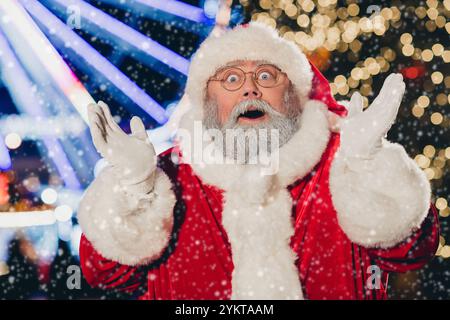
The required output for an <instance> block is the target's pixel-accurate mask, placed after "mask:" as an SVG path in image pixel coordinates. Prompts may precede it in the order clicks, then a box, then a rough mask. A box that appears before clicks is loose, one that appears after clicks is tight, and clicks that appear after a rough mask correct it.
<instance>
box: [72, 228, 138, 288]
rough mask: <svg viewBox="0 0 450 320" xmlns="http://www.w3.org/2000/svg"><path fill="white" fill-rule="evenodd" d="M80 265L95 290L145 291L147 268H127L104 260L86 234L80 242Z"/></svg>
mask: <svg viewBox="0 0 450 320" xmlns="http://www.w3.org/2000/svg"><path fill="white" fill-rule="evenodd" d="M80 264H81V270H82V271H83V276H84V277H85V279H86V281H87V282H88V283H89V285H91V286H92V287H94V288H99V289H115V290H119V291H124V292H126V293H130V294H132V293H142V291H143V290H145V289H144V288H145V286H146V270H145V268H143V267H135V266H127V265H123V264H120V263H118V262H115V261H112V260H108V259H106V258H104V257H103V256H102V255H101V254H100V253H98V252H97V251H96V250H95V249H94V247H93V246H92V244H91V243H90V242H89V240H88V239H87V238H86V237H85V236H84V234H83V235H82V236H81V240H80Z"/></svg>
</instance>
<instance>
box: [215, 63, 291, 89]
mask: <svg viewBox="0 0 450 320" xmlns="http://www.w3.org/2000/svg"><path fill="white" fill-rule="evenodd" d="M248 73H251V74H252V78H253V80H254V81H255V82H256V83H257V84H258V85H259V86H261V87H264V88H273V87H276V86H278V85H279V84H281V82H282V79H283V76H285V75H286V73H284V72H282V71H281V70H280V69H279V68H277V67H276V66H274V65H272V64H263V65H260V66H258V67H257V68H256V70H255V71H250V72H245V71H244V70H242V69H241V68H238V67H224V68H222V69H219V71H218V72H217V73H216V76H215V77H212V78H210V79H209V80H208V82H209V81H220V84H221V85H222V87H223V88H224V89H226V90H228V91H236V90H239V89H240V88H241V87H242V86H243V84H244V82H245V79H246V75H247V74H248Z"/></svg>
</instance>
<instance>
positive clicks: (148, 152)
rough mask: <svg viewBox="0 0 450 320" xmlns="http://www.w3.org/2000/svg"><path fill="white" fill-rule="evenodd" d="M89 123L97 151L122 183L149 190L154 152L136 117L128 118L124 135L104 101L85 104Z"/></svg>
mask: <svg viewBox="0 0 450 320" xmlns="http://www.w3.org/2000/svg"><path fill="white" fill-rule="evenodd" d="M88 119H89V127H90V131H91V135H92V139H93V142H94V146H95V148H96V149H97V151H98V152H99V153H100V154H101V155H102V156H103V157H104V158H105V159H106V161H107V162H108V163H109V164H110V165H111V166H112V168H113V171H114V174H115V175H116V176H117V177H118V178H119V180H120V182H121V183H122V185H124V186H126V187H127V188H128V189H129V190H131V191H133V192H137V193H145V194H147V193H149V192H150V191H152V189H153V186H154V180H155V171H156V153H155V149H154V147H153V145H152V144H151V142H150V140H149V139H148V136H147V132H146V131H145V127H144V124H143V123H142V120H141V119H140V118H139V117H136V116H135V117H133V118H132V119H131V121H130V128H131V135H127V134H126V133H125V132H123V130H122V129H121V128H120V127H119V125H118V124H117V123H116V122H115V121H114V119H113V118H112V116H111V113H110V111H109V108H108V105H106V103H104V102H103V101H99V102H98V104H95V103H91V104H89V105H88Z"/></svg>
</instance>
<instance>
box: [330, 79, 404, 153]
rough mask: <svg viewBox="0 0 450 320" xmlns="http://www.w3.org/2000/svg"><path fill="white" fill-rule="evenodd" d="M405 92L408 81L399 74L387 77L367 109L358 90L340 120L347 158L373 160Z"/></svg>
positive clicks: (343, 149)
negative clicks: (344, 116) (364, 107)
mask: <svg viewBox="0 0 450 320" xmlns="http://www.w3.org/2000/svg"><path fill="white" fill-rule="evenodd" d="M404 92H405V83H404V82H403V76H402V75H401V74H399V73H395V74H390V75H389V76H388V77H387V78H386V80H385V81H384V84H383V87H382V88H381V90H380V93H379V94H378V96H377V97H376V98H375V100H374V101H373V102H372V104H371V105H370V106H369V107H368V108H367V110H365V111H363V100H362V97H361V95H360V94H359V93H357V92H355V93H354V94H353V95H352V97H351V99H350V103H349V107H348V112H349V114H348V116H347V117H346V118H343V119H341V120H340V122H339V127H340V131H341V146H340V149H339V153H340V154H341V155H343V156H344V157H353V158H360V159H366V160H367V159H372V158H373V157H374V155H375V154H376V153H377V151H378V150H379V149H380V148H381V143H382V139H383V138H384V137H385V136H386V134H387V132H388V131H389V129H390V128H391V126H392V124H393V123H394V121H395V118H396V117H397V113H398V109H399V107H400V103H401V101H402V98H403V94H404Z"/></svg>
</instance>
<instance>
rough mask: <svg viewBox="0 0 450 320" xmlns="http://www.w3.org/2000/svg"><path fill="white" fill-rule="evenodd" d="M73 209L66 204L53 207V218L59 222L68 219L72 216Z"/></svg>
mask: <svg viewBox="0 0 450 320" xmlns="http://www.w3.org/2000/svg"><path fill="white" fill-rule="evenodd" d="M72 215H73V210H72V208H71V207H70V206H68V205H65V204H64V205H60V206H57V207H56V208H55V218H56V220H58V221H60V222H65V221H68V220H70V219H71V218H72Z"/></svg>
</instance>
